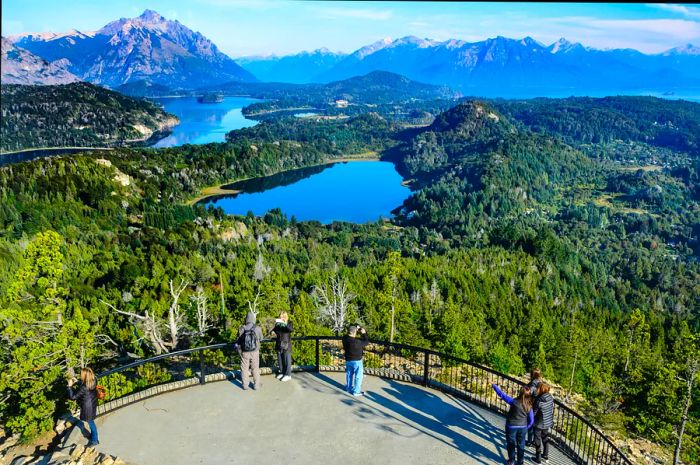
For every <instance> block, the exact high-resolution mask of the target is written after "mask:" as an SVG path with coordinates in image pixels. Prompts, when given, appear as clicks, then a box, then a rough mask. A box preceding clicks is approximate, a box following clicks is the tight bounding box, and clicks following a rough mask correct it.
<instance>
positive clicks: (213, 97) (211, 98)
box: [197, 93, 224, 103]
mask: <svg viewBox="0 0 700 465" xmlns="http://www.w3.org/2000/svg"><path fill="white" fill-rule="evenodd" d="M197 101H198V102H199V103H221V102H223V101H224V95H223V94H219V93H208V94H204V95H200V96H198V97H197Z"/></svg>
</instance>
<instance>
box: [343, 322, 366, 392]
mask: <svg viewBox="0 0 700 465" xmlns="http://www.w3.org/2000/svg"><path fill="white" fill-rule="evenodd" d="M358 334H359V335H360V336H359V337H358ZM367 344H369V338H368V337H367V331H366V330H365V328H363V327H362V326H359V325H352V326H350V327H349V328H348V334H346V335H345V336H343V349H344V350H345V390H346V391H347V392H348V393H349V394H352V395H353V396H355V397H358V396H362V395H364V394H365V393H364V392H362V374H363V371H364V367H363V366H362V357H363V355H364V350H365V347H366V346H367Z"/></svg>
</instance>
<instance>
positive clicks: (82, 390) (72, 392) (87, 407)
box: [68, 368, 100, 447]
mask: <svg viewBox="0 0 700 465" xmlns="http://www.w3.org/2000/svg"><path fill="white" fill-rule="evenodd" d="M76 381H77V380H76V379H75V378H71V379H69V380H68V398H69V399H70V400H74V401H76V402H77V403H78V405H79V406H80V420H81V421H84V422H86V423H87V424H88V425H89V426H90V441H89V442H88V444H87V445H88V447H93V446H96V445H97V444H99V443H100V441H99V438H98V436H97V426H95V416H96V415H97V380H96V379H95V373H93V371H92V369H91V368H83V369H81V370H80V384H78V385H77V386H76V387H75V388H74V386H75V385H76Z"/></svg>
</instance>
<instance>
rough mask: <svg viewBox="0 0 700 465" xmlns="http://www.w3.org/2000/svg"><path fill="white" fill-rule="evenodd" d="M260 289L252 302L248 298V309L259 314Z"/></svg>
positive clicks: (254, 313) (256, 314)
mask: <svg viewBox="0 0 700 465" xmlns="http://www.w3.org/2000/svg"><path fill="white" fill-rule="evenodd" d="M260 295H261V293H260V289H258V292H257V293H256V294H255V299H253V301H252V302H251V301H250V299H248V311H251V312H253V315H255V316H258V300H260Z"/></svg>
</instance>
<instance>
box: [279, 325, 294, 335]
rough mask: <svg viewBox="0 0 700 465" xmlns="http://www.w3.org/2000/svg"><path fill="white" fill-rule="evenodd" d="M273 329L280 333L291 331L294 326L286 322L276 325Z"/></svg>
mask: <svg viewBox="0 0 700 465" xmlns="http://www.w3.org/2000/svg"><path fill="white" fill-rule="evenodd" d="M275 329H276V330H277V331H279V332H280V333H291V332H292V331H294V326H292V324H291V323H287V324H286V325H277V326H275Z"/></svg>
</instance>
